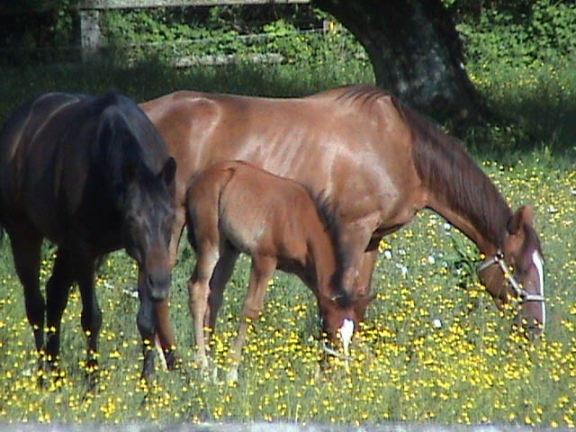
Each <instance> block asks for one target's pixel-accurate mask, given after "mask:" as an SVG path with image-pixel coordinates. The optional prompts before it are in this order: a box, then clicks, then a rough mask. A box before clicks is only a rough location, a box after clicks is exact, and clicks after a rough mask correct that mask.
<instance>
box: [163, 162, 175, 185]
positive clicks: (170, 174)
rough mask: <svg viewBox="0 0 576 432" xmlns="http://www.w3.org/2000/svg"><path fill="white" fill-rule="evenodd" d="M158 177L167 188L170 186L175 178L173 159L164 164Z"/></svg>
mask: <svg viewBox="0 0 576 432" xmlns="http://www.w3.org/2000/svg"><path fill="white" fill-rule="evenodd" d="M160 177H161V178H162V180H164V183H165V184H166V185H167V186H170V185H172V183H173V182H174V179H175V177H176V161H175V160H174V158H173V157H169V158H168V160H167V161H166V163H165V164H164V167H163V168H162V171H161V172H160Z"/></svg>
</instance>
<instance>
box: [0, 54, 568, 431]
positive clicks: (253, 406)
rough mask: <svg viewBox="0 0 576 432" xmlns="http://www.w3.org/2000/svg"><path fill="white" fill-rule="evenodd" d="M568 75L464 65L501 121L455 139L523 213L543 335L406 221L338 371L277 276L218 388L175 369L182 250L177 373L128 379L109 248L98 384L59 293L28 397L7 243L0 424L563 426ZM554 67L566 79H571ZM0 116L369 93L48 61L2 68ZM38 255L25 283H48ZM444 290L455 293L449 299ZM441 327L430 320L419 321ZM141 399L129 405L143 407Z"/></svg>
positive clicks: (333, 70)
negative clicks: (49, 367)
mask: <svg viewBox="0 0 576 432" xmlns="http://www.w3.org/2000/svg"><path fill="white" fill-rule="evenodd" d="M573 70H574V68H573V65H572V67H571V68H570V67H553V66H548V67H542V68H538V69H531V70H526V71H512V70H508V71H499V72H498V73H495V72H494V71H487V70H483V69H481V68H476V69H474V68H472V69H471V75H472V77H473V80H474V81H475V83H476V84H477V86H478V87H479V88H480V90H481V91H482V92H483V94H484V95H485V96H486V98H487V99H488V102H489V103H490V104H491V105H492V106H493V108H494V109H495V110H496V111H499V112H501V113H506V114H507V115H511V116H512V117H514V118H516V119H517V121H518V123H517V126H487V127H485V128H478V129H475V130H472V131H470V133H469V136H468V139H467V144H468V145H469V146H470V148H471V150H472V152H473V155H474V156H475V158H476V160H477V161H478V163H479V164H481V166H482V167H483V169H484V170H485V172H486V173H487V174H488V175H489V176H490V178H491V179H492V180H493V181H494V182H495V183H496V184H497V185H498V187H499V189H500V190H501V191H502V193H503V194H504V196H505V197H506V198H507V199H508V201H509V203H510V204H511V206H512V207H514V208H516V207H517V206H519V205H521V204H523V203H531V204H533V205H534V206H535V210H536V215H537V220H536V225H537V229H538V231H539V233H540V235H541V240H542V243H543V248H544V253H545V259H546V264H545V270H546V281H545V284H546V296H547V299H548V302H547V304H548V322H547V333H546V335H545V337H544V338H543V340H542V341H540V343H538V344H536V345H529V344H526V343H525V341H524V340H523V339H522V338H519V337H518V336H517V335H515V334H514V333H513V332H511V331H510V327H511V325H510V317H511V315H512V311H502V312H499V311H498V310H496V308H495V306H494V305H493V303H492V301H491V299H490V298H489V296H488V295H487V293H486V292H485V291H484V289H483V288H482V287H481V286H480V285H479V284H478V281H477V278H476V277H475V275H474V274H473V272H472V274H471V272H470V269H472V268H473V267H472V265H473V262H474V260H477V259H479V256H478V252H477V251H476V249H475V247H474V245H472V244H471V243H470V242H468V241H467V240H466V239H465V238H464V237H463V236H462V235H461V234H459V233H458V232H456V231H455V230H454V229H453V228H451V227H450V226H448V225H446V224H445V222H444V221H443V220H442V219H440V218H439V217H438V216H436V215H434V214H432V213H429V212H423V213H422V214H421V215H420V216H419V217H417V218H416V220H415V222H414V223H413V224H411V225H410V226H408V227H407V228H406V229H404V230H402V231H401V232H399V233H397V234H395V235H392V236H389V237H387V238H386V240H385V241H383V242H382V244H381V245H380V247H381V252H382V253H381V259H380V261H379V263H378V267H377V269H376V274H375V278H374V289H375V291H376V292H377V293H378V296H377V300H376V301H375V302H374V303H373V306H372V307H371V309H370V310H369V316H368V319H367V321H366V322H365V325H364V327H363V332H362V335H361V337H360V338H358V340H357V341H356V344H355V346H354V348H353V354H354V360H353V362H352V367H351V371H350V373H346V372H345V371H344V368H343V367H342V365H340V364H338V362H337V361H335V362H334V364H333V367H331V368H330V369H329V370H328V371H325V372H320V370H319V366H318V361H319V359H320V357H321V347H320V343H319V342H318V339H317V336H318V322H317V313H316V309H315V305H314V301H313V297H312V295H311V293H309V292H308V291H307V290H306V289H305V287H303V286H302V284H301V283H299V282H298V281H297V280H296V279H295V278H294V277H289V276H286V275H283V274H278V275H277V276H276V277H275V278H274V281H273V283H272V285H271V286H270V289H269V295H268V300H267V303H266V307H265V311H264V315H263V317H262V319H261V320H260V321H259V322H257V323H256V324H255V326H254V328H253V331H252V333H251V335H250V338H249V343H248V346H247V349H246V352H245V356H244V362H243V364H242V368H241V371H240V380H239V382H238V383H237V384H236V385H227V384H223V383H213V382H212V381H210V380H206V379H203V377H202V376H201V374H200V371H199V370H198V369H197V367H196V366H195V364H194V362H193V351H192V349H191V347H192V345H193V336H192V326H191V318H190V316H189V313H188V307H187V292H186V281H187V279H188V277H189V275H190V272H191V270H192V268H193V262H194V254H193V253H192V252H191V250H190V249H189V247H187V245H183V248H182V249H183V250H182V254H181V261H180V263H179V265H178V266H177V268H176V269H175V271H174V279H173V280H174V284H173V291H172V319H173V322H174V324H175V326H176V329H177V334H178V338H179V348H180V353H181V355H182V357H183V360H184V365H185V371H184V372H176V373H168V372H164V371H160V372H159V373H158V374H157V378H156V385H155V386H154V387H153V388H151V389H149V390H148V389H146V388H144V387H143V386H142V385H141V383H140V382H139V373H140V368H141V355H140V340H139V335H138V332H137V329H136V324H135V317H136V310H137V301H136V300H134V299H132V298H131V297H129V296H127V295H126V294H125V293H124V292H123V289H124V288H127V287H131V286H133V285H134V283H135V280H134V278H135V266H134V264H133V263H132V261H131V260H130V259H129V258H127V257H126V255H125V254H124V253H123V252H118V253H115V254H112V255H111V256H110V257H109V258H108V260H107V261H106V262H105V264H104V265H103V267H102V269H101V271H100V273H99V277H98V293H99V298H100V302H101V306H102V310H103V312H104V325H103V330H102V333H101V348H100V356H101V358H100V360H101V365H102V371H101V376H102V382H101V385H100V387H99V389H98V391H97V392H88V391H87V386H86V382H85V379H84V370H83V361H84V352H85V341H84V336H83V334H82V331H81V327H80V300H79V295H78V292H77V290H76V289H75V290H73V293H72V297H71V299H70V302H69V305H68V308H67V310H66V312H65V314H64V320H63V341H62V361H61V364H62V367H63V370H64V372H65V374H66V376H65V378H64V379H63V380H61V381H59V382H58V385H53V386H51V387H50V388H48V389H44V390H40V389H38V388H37V387H36V378H35V374H36V370H35V366H36V357H35V353H34V350H33V340H32V332H31V330H30V328H29V325H28V322H27V320H26V317H25V313H24V302H23V297H22V289H21V287H20V285H19V282H18V280H17V277H16V275H15V274H14V271H13V267H12V259H11V255H10V252H9V247H8V246H9V245H8V243H9V242H8V241H7V239H4V242H3V243H2V245H1V246H0V422H3V421H8V422H11V421H21V422H50V421H59V422H110V423H116V422H121V423H124V422H131V421H156V422H165V423H174V422H183V421H186V422H199V421H207V420H208V421H225V420H235V421H251V420H284V421H301V422H334V423H345V424H361V423H364V422H369V423H376V422H382V421H388V420H395V421H418V422H426V421H434V422H440V423H463V424H471V423H519V424H526V425H543V426H548V427H575V426H576V300H575V298H576V297H575V295H574V292H575V291H574V289H575V286H576V253H575V251H576V230H575V228H576V227H575V217H574V215H575V214H576V170H575V168H574V167H575V161H576V76H574V74H573ZM571 71H572V72H571ZM2 72H3V79H2V82H0V120H2V121H4V119H5V118H6V116H7V114H8V112H9V111H10V110H12V109H13V108H14V107H15V106H16V105H18V104H20V103H22V102H23V101H25V100H27V99H29V98H31V97H32V96H34V95H36V94H39V93H41V92H44V91H50V90H66V91H81V92H87V93H101V92H103V91H106V90H107V89H109V88H110V87H114V88H116V89H117V90H119V91H122V92H125V93H127V94H129V95H132V96H133V97H134V98H135V99H137V100H139V101H141V100H146V99H149V98H152V97H155V96H157V95H160V94H164V93H167V92H170V91H172V90H174V89H182V88H190V89H204V90H214V91H231V92H237V93H244V94H264V95H274V96H285V95H303V94H306V93H311V92H314V91H317V90H320V89H324V88H328V87H334V86H337V85H341V84H345V83H353V82H371V81H372V80H373V76H372V74H371V71H370V70H369V69H368V68H367V67H365V66H361V65H355V64H348V65H332V66H330V67H317V68H313V67H302V66H300V67H298V66H294V65H292V66H279V67H273V68H267V69H254V68H251V67H235V68H222V69H218V68H215V69H205V70H196V71H175V70H171V69H168V68H164V67H162V66H159V65H141V66H137V67H135V68H132V69H130V70H126V69H122V68H118V67H113V65H106V64H103V65H100V66H98V67H92V68H88V67H83V66H76V67H71V66H59V67H56V66H55V67H42V68H30V69H27V70H5V71H2ZM50 265H51V260H50V249H49V248H46V252H45V261H44V267H43V272H42V277H43V278H44V279H45V278H46V277H47V276H48V274H49V272H50ZM248 266H249V263H248V260H246V259H241V260H240V264H239V265H238V266H237V268H236V271H235V274H234V277H233V279H232V281H231V283H230V285H229V287H228V291H227V294H226V300H225V305H224V308H223V311H222V313H221V319H220V322H219V327H218V335H217V338H216V362H217V363H218V365H219V366H221V367H222V368H223V369H225V368H226V361H225V359H226V351H227V347H228V345H229V342H230V340H231V338H232V337H233V336H234V334H235V331H236V328H237V316H238V312H239V309H240V305H241V301H242V299H243V295H244V291H245V286H246V284H247V276H248ZM462 286H465V288H463V287H462ZM438 322H441V324H442V325H441V326H438V325H435V324H438ZM147 393H148V396H147V398H146V402H145V403H143V400H144V397H145V395H146V394H147Z"/></svg>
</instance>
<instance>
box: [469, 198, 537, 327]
mask: <svg viewBox="0 0 576 432" xmlns="http://www.w3.org/2000/svg"><path fill="white" fill-rule="evenodd" d="M533 219H534V215H533V211H532V209H531V208H530V207H521V208H520V209H518V211H516V213H514V215H513V216H512V217H511V218H510V221H509V223H508V226H507V234H506V239H505V241H504V246H503V249H502V250H501V251H498V252H497V253H496V255H495V256H493V257H487V259H486V261H484V263H482V264H481V265H480V268H479V273H480V277H481V279H482V281H483V283H484V284H485V285H486V288H487V289H488V291H489V292H490V294H491V295H492V296H493V297H494V299H495V300H496V303H497V304H499V305H502V304H504V303H507V302H508V301H509V298H510V297H513V298H516V299H517V300H518V302H519V312H518V315H517V323H520V324H521V325H522V326H523V327H524V329H525V330H528V332H529V333H530V334H531V335H534V336H538V335H540V334H541V333H542V332H543V331H544V324H545V321H546V314H545V312H546V311H545V303H544V268H543V258H542V252H541V249H540V240H539V239H538V235H537V234H536V231H534V226H533Z"/></svg>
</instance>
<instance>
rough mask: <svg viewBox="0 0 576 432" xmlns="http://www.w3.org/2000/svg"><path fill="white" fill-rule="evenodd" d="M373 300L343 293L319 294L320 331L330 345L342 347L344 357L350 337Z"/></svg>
mask: <svg viewBox="0 0 576 432" xmlns="http://www.w3.org/2000/svg"><path fill="white" fill-rule="evenodd" d="M373 299H374V296H373V295H362V296H359V297H352V296H350V295H347V294H344V293H342V294H338V295H336V296H327V295H324V294H320V295H319V297H318V308H319V311H320V319H321V321H322V331H323V333H324V334H325V335H326V337H327V338H328V341H329V342H330V344H331V345H340V344H341V345H342V347H343V350H344V355H345V357H348V356H349V347H350V344H351V342H352V337H353V336H354V334H355V333H356V332H357V331H358V328H359V324H360V322H362V321H363V320H364V317H365V315H366V309H367V308H368V305H369V304H370V303H371V302H372V300H373Z"/></svg>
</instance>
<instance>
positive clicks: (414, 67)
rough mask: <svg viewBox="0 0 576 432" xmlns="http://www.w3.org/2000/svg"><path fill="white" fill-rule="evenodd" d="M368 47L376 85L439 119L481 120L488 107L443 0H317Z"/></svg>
mask: <svg viewBox="0 0 576 432" xmlns="http://www.w3.org/2000/svg"><path fill="white" fill-rule="evenodd" d="M314 3H315V4H316V5H317V6H318V7H319V8H321V9H323V10H324V11H326V12H328V13H330V14H332V15H333V16H334V17H335V18H336V19H338V20H339V21H340V22H341V23H342V24H343V25H344V26H345V27H346V28H348V30H350V31H351V32H352V34H354V35H355V36H356V38H357V39H358V40H359V42H360V43H361V44H362V45H363V46H364V48H365V49H366V52H367V53H368V56H369V58H370V61H371V62H372V66H373V68H374V75H375V77H376V83H377V84H378V85H379V86H380V87H382V88H384V89H386V90H389V91H391V92H392V93H393V94H395V95H396V96H398V97H399V98H400V99H401V100H402V101H404V102H406V103H408V104H409V105H411V106H413V107H414V108H417V109H419V110H422V111H424V112H426V113H427V114H429V115H431V116H433V117H435V118H437V119H446V118H452V119H456V120H459V121H465V122H468V121H478V120H480V119H482V118H484V117H485V116H486V114H487V110H486V108H485V105H484V103H483V101H482V100H481V98H480V96H479V94H478V93H477V91H476V90H475V88H474V85H473V84H472V83H471V82H470V79H469V78H468V75H467V73H466V70H465V68H464V62H463V49H462V44H461V42H460V39H459V35H458V32H457V31H456V28H455V25H454V22H453V20H452V17H451V16H450V13H449V12H448V10H447V9H446V8H445V7H444V6H443V5H442V1H441V0H314Z"/></svg>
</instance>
